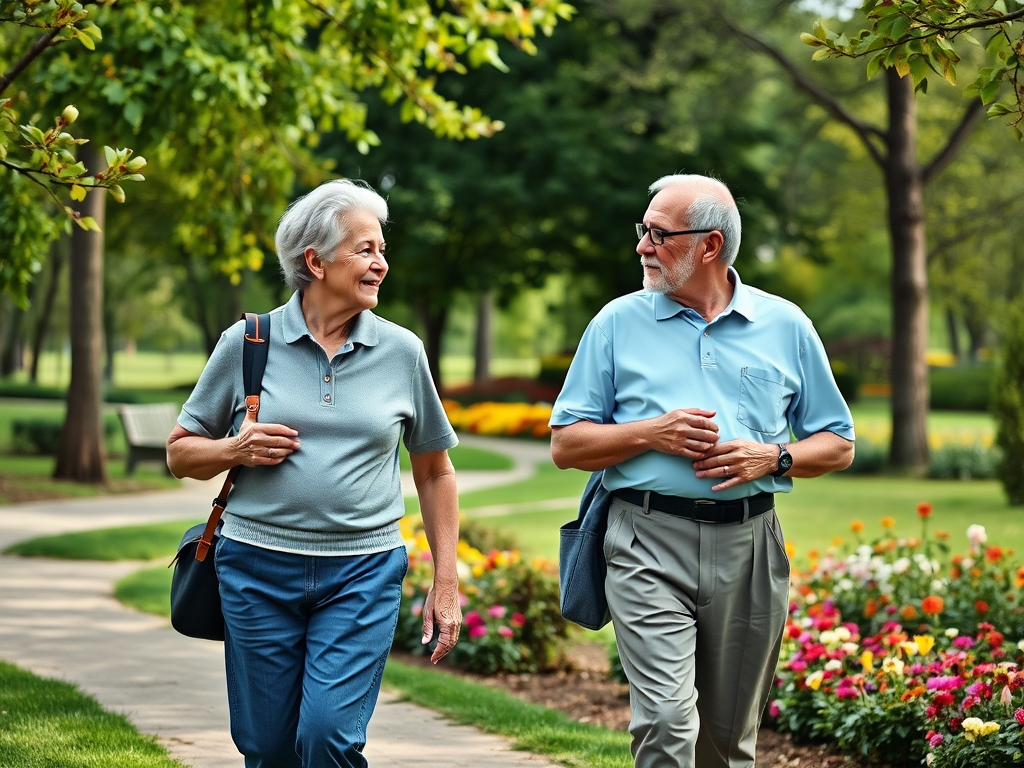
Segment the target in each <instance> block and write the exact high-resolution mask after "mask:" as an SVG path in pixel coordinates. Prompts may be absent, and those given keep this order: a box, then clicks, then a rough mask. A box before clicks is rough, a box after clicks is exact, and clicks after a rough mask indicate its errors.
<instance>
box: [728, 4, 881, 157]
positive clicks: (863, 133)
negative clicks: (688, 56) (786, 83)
mask: <svg viewBox="0 0 1024 768" xmlns="http://www.w3.org/2000/svg"><path fill="white" fill-rule="evenodd" d="M720 20H721V22H722V24H724V25H725V27H726V28H727V29H728V30H729V31H730V32H732V33H733V34H734V35H735V36H736V37H738V38H739V39H740V40H741V41H743V43H744V44H745V45H746V46H747V47H748V48H751V49H753V50H755V51H758V52H760V53H763V54H765V55H767V56H768V57H769V58H771V59H773V60H774V61H775V62H776V63H777V64H778V65H779V66H780V67H782V69H784V70H785V71H786V74H788V75H789V77H790V79H792V80H793V82H794V83H795V84H796V85H797V87H798V88H800V89H801V90H802V91H804V93H806V94H807V95H809V96H810V97H811V98H812V99H814V100H815V101H816V102H818V104H820V105H821V106H823V107H824V108H825V109H826V110H828V111H829V112H830V113H831V114H832V116H833V117H834V118H836V119H837V120H839V121H840V122H843V123H846V125H848V126H849V127H850V128H852V129H853V130H854V132H855V133H856V134H857V136H858V137H859V138H860V140H861V143H863V144H864V147H865V148H866V149H867V151H868V154H869V155H871V159H872V160H874V161H875V163H877V164H878V166H879V168H885V163H886V159H885V156H884V154H883V153H882V150H880V149H879V148H878V146H877V145H876V144H875V142H874V141H872V138H873V137H874V138H878V139H881V140H882V142H883V143H885V141H886V135H885V132H884V131H882V130H880V129H878V128H875V127H874V126H872V125H868V124H867V123H862V122H861V121H860V120H858V119H857V118H855V117H854V116H853V115H852V114H850V113H849V112H848V111H847V109H846V107H844V106H843V105H842V104H841V103H840V102H839V101H838V100H837V99H836V98H835V97H833V96H832V95H831V94H830V93H828V91H826V90H825V89H824V88H822V87H821V86H820V85H818V84H817V83H816V82H814V81H813V80H811V79H810V78H809V77H807V75H805V74H804V73H803V72H801V71H800V70H799V69H798V68H797V67H796V65H794V64H793V62H791V61H790V60H789V59H788V58H786V56H785V55H784V54H783V53H782V52H781V51H779V50H778V49H776V48H775V47H773V46H771V45H769V44H768V43H766V42H765V41H764V40H762V39H760V38H759V37H755V36H754V35H752V34H750V33H749V32H746V31H745V30H742V29H740V28H739V27H736V26H734V25H733V24H732V22H731V21H729V20H728V19H727V18H725V17H724V16H721V17H720Z"/></svg>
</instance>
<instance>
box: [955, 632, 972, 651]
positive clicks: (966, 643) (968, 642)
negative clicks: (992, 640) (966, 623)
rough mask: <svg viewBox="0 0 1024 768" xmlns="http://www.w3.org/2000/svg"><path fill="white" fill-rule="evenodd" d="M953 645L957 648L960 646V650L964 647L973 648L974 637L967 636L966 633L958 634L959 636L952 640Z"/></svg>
mask: <svg viewBox="0 0 1024 768" xmlns="http://www.w3.org/2000/svg"><path fill="white" fill-rule="evenodd" d="M953 645H954V646H956V647H957V648H960V649H961V650H962V649H964V648H973V647H974V639H973V638H970V637H968V636H967V635H960V637H958V638H956V639H955V640H954V641H953Z"/></svg>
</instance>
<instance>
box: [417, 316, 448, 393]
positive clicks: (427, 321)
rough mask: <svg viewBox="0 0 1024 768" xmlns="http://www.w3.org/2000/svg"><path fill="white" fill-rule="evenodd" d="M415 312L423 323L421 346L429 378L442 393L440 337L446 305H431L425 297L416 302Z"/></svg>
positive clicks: (446, 320)
mask: <svg viewBox="0 0 1024 768" xmlns="http://www.w3.org/2000/svg"><path fill="white" fill-rule="evenodd" d="M416 314H418V315H419V316H420V322H422V323H423V328H424V336H425V338H424V339H423V346H424V348H425V349H426V353H427V365H428V366H429V368H430V378H432V379H433V380H434V387H435V388H436V389H437V391H438V393H440V394H443V393H444V387H443V382H442V380H441V338H442V337H443V336H444V329H445V326H446V325H447V324H448V307H447V306H442V307H433V306H431V305H430V302H429V301H428V300H426V299H420V300H418V301H417V302H416Z"/></svg>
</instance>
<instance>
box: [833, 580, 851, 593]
mask: <svg viewBox="0 0 1024 768" xmlns="http://www.w3.org/2000/svg"><path fill="white" fill-rule="evenodd" d="M852 589H853V582H852V581H850V580H849V579H840V580H839V583H838V584H836V592H849V591H850V590H852Z"/></svg>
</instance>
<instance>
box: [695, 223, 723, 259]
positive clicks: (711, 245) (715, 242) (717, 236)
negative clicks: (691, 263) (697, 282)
mask: <svg viewBox="0 0 1024 768" xmlns="http://www.w3.org/2000/svg"><path fill="white" fill-rule="evenodd" d="M703 246H704V253H702V254H701V257H700V260H701V262H702V263H703V264H710V263H712V262H714V261H717V260H718V259H720V258H721V256H722V249H723V248H724V247H725V238H724V237H722V233H721V232H719V231H718V230H717V229H716V230H715V231H714V232H709V233H708V236H707V237H705V238H704V243H703Z"/></svg>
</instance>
